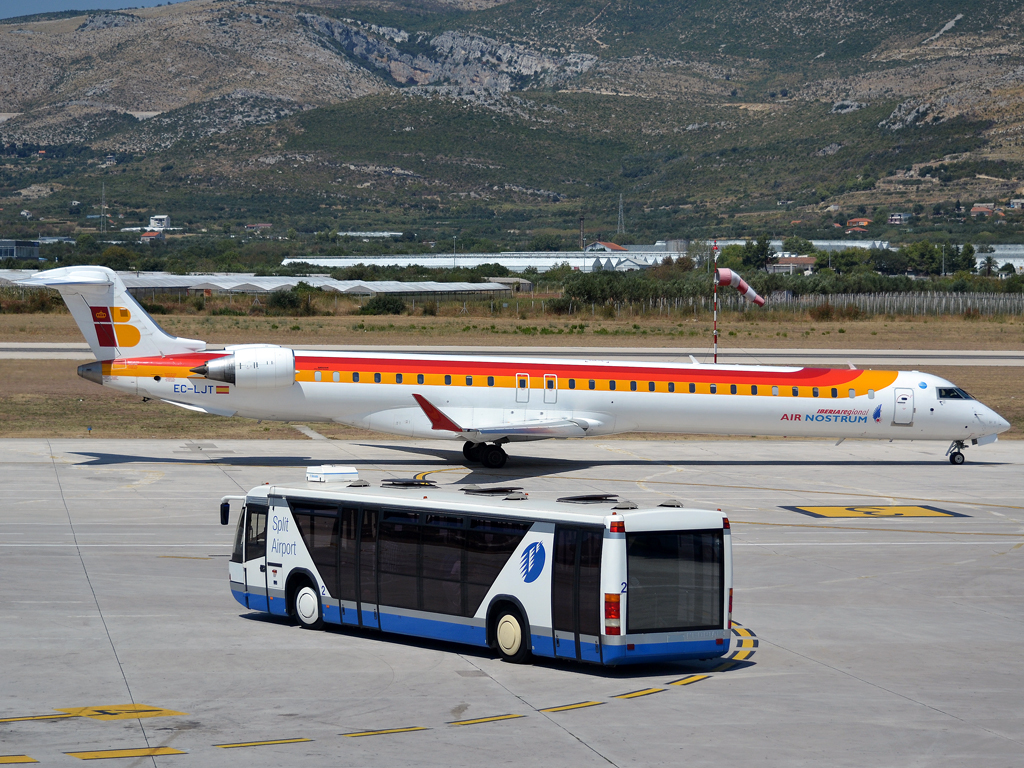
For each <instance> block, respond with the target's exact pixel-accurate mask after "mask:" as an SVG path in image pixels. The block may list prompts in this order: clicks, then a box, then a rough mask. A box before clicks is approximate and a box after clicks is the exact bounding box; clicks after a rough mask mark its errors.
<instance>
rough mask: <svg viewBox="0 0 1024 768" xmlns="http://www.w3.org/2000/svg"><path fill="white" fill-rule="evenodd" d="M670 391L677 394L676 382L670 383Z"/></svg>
mask: <svg viewBox="0 0 1024 768" xmlns="http://www.w3.org/2000/svg"><path fill="white" fill-rule="evenodd" d="M668 391H669V392H675V391H676V383H675V382H674V381H670V382H669V383H668Z"/></svg>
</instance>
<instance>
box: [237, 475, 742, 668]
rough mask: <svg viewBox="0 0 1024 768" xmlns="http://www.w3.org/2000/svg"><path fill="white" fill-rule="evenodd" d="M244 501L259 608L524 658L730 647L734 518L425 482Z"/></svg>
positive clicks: (287, 492) (246, 589)
mask: <svg viewBox="0 0 1024 768" xmlns="http://www.w3.org/2000/svg"><path fill="white" fill-rule="evenodd" d="M244 500H245V505H244V507H243V508H242V514H241V515H240V517H239V521H238V527H237V531H236V534H235V541H234V550H233V553H232V556H231V562H230V565H229V574H230V579H231V593H232V595H234V597H235V599H236V600H237V601H238V602H239V603H241V604H242V605H243V606H245V607H246V608H248V609H249V610H253V611H264V612H268V613H270V614H273V615H276V616H282V617H290V618H291V619H293V620H295V621H297V622H298V623H300V624H301V625H303V626H305V627H309V628H320V627H322V626H323V625H324V623H329V624H338V625H342V626H346V627H362V628H369V629H372V630H380V631H384V632H394V633H398V634H403V635H412V636H415V637H424V638H435V639H439V640H447V641H452V642H458V643H467V644H470V645H476V646H485V647H491V648H493V649H495V650H496V651H497V652H498V654H500V656H501V657H502V658H504V659H506V660H508V661H513V662H522V661H525V660H526V659H528V658H529V657H530V656H531V654H532V655H534V656H547V657H553V658H567V659H575V660H577V661H584V662H593V663H597V664H628V663H632V662H650V661H672V660H679V659H707V658H714V657H717V656H721V655H723V654H725V653H726V652H728V650H729V638H730V627H731V626H732V621H731V618H732V549H731V544H730V529H729V521H728V519H727V518H725V517H723V515H722V513H721V512H714V511H709V510H700V509H689V508H684V507H683V505H682V504H680V503H679V502H676V501H667V502H664V503H662V504H660V505H659V506H657V507H653V508H638V507H637V505H636V504H633V503H632V502H628V501H621V502H620V501H619V500H618V499H617V498H616V497H614V496H605V495H591V496H575V497H566V498H561V499H558V500H557V501H542V500H536V499H530V498H528V496H527V495H526V494H524V493H522V492H521V490H520V489H519V488H514V487H497V488H495V487H490V488H488V487H484V488H479V487H476V486H467V487H464V488H463V489H462V492H452V491H450V490H441V489H439V488H437V487H436V485H435V484H433V483H431V482H430V481H422V480H411V481H398V482H395V481H391V482H388V481H385V485H384V486H383V487H381V488H371V487H369V486H368V484H367V483H366V482H365V481H359V480H356V481H355V482H354V483H351V484H348V485H346V486H345V487H337V488H330V487H328V486H325V485H324V484H321V483H307V484H304V485H301V486H295V487H279V486H271V485H264V486H260V487H257V488H254V489H253V490H252V491H250V492H249V493H248V495H246V496H245V499H244ZM221 521H222V522H224V523H225V524H226V522H227V506H226V504H224V505H222V508H221Z"/></svg>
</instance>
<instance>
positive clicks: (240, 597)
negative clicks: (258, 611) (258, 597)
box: [231, 589, 249, 608]
mask: <svg viewBox="0 0 1024 768" xmlns="http://www.w3.org/2000/svg"><path fill="white" fill-rule="evenodd" d="M231 596H232V597H233V598H235V600H237V601H238V602H240V603H241V604H242V605H244V606H245V607H246V608H248V607H249V604H248V603H247V602H245V592H242V591H241V590H239V589H232V590H231Z"/></svg>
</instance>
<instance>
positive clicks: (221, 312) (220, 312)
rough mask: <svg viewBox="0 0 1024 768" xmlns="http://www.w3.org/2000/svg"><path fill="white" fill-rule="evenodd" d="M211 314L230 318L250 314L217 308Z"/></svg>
mask: <svg viewBox="0 0 1024 768" xmlns="http://www.w3.org/2000/svg"><path fill="white" fill-rule="evenodd" d="M160 308H161V309H164V308H163V307H160ZM164 311H166V310H164ZM210 314H211V315H228V316H229V317H245V315H247V314H248V313H247V312H243V311H242V310H240V309H235V308H234V307H217V309H214V310H212V311H211V312H210Z"/></svg>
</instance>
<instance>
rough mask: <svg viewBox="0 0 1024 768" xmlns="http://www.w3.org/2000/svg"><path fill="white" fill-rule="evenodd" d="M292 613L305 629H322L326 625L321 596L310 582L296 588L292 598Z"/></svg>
mask: <svg viewBox="0 0 1024 768" xmlns="http://www.w3.org/2000/svg"><path fill="white" fill-rule="evenodd" d="M292 613H294V614H295V618H297V619H298V620H299V624H301V625H302V626H303V627H304V628H305V629H320V628H321V627H323V625H324V616H323V611H321V610H320V596H319V595H318V594H317V593H316V590H315V589H313V588H312V587H311V586H309V584H303V585H302V586H301V587H299V588H298V589H297V590H295V597H294V598H292Z"/></svg>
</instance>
